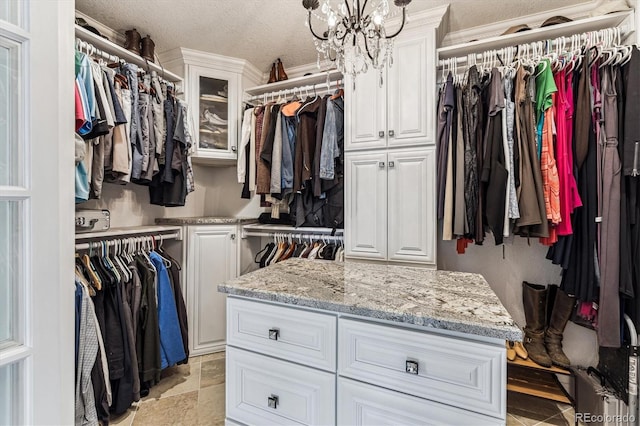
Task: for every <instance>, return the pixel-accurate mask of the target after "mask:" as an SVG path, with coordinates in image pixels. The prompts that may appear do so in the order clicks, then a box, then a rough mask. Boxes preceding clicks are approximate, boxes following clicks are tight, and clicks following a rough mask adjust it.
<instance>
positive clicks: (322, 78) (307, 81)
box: [244, 69, 342, 96]
mask: <svg viewBox="0 0 640 426" xmlns="http://www.w3.org/2000/svg"><path fill="white" fill-rule="evenodd" d="M327 75H328V76H329V81H336V80H339V79H341V78H342V73H341V72H340V71H338V70H335V69H333V70H329V71H325V72H319V73H315V74H311V75H307V76H302V77H296V78H291V79H289V80H284V81H278V82H276V83H271V84H262V85H260V86H255V87H250V88H248V89H245V91H244V92H245V93H246V94H247V95H250V96H255V95H262V94H264V93H271V92H278V91H280V90H290V89H293V88H296V87H300V86H313V85H314V84H322V83H326V82H327Z"/></svg>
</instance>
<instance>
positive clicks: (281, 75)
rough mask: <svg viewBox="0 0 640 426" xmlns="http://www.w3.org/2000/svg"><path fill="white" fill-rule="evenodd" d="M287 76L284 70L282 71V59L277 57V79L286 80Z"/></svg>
mask: <svg viewBox="0 0 640 426" xmlns="http://www.w3.org/2000/svg"><path fill="white" fill-rule="evenodd" d="M288 79H289V76H288V75H287V73H286V72H284V66H283V65H282V61H281V60H280V58H278V81H284V80H288Z"/></svg>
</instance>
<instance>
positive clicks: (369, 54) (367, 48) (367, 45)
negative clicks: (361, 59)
mask: <svg viewBox="0 0 640 426" xmlns="http://www.w3.org/2000/svg"><path fill="white" fill-rule="evenodd" d="M360 34H362V39H363V40H364V47H365V50H366V51H367V56H369V59H371V62H372V63H373V62H374V59H373V56H371V52H370V51H369V43H368V42H367V37H366V36H365V35H364V33H360Z"/></svg>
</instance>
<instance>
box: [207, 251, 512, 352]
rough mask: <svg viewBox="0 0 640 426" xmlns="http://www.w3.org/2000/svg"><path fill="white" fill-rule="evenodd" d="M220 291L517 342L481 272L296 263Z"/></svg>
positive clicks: (281, 265)
mask: <svg viewBox="0 0 640 426" xmlns="http://www.w3.org/2000/svg"><path fill="white" fill-rule="evenodd" d="M218 291H220V292H223V293H228V294H232V295H237V296H244V297H250V298H255V299H261V300H269V301H274V302H281V303H285V304H291V305H298V306H307V307H311V308H316V309H323V310H329V311H335V312H341V313H348V314H353V315H360V316H364V317H370V318H377V319H383V320H390V321H396V322H399V323H409V324H416V325H422V326H425V327H433V328H438V329H445V330H451V331H457V332H461V333H466V334H474V335H478V336H486V337H493V338H498V339H508V340H514V341H521V340H522V336H523V334H522V331H521V330H520V328H519V327H518V326H517V325H516V324H515V322H514V321H513V319H512V318H511V316H510V315H509V313H508V312H507V310H506V309H505V308H504V306H503V305H502V303H501V302H500V300H499V299H498V296H496V294H495V293H494V292H493V290H491V288H490V287H489V284H488V283H487V281H486V280H485V279H484V278H483V277H482V276H481V275H479V274H470V273H465V272H448V271H434V270H430V269H424V268H417V267H407V266H394V265H384V264H371V263H357V262H349V261H347V262H344V263H342V262H333V261H318V260H308V259H299V258H294V259H288V260H286V261H284V262H281V263H277V264H275V265H272V266H269V267H267V268H263V269H259V270H257V271H254V272H251V273H249V274H246V275H243V276H241V277H239V278H236V279H234V280H231V281H227V282H226V283H224V284H221V285H219V286H218Z"/></svg>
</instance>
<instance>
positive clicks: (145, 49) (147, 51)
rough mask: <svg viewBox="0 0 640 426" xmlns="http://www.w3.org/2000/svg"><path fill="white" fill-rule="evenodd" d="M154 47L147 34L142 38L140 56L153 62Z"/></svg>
mask: <svg viewBox="0 0 640 426" xmlns="http://www.w3.org/2000/svg"><path fill="white" fill-rule="evenodd" d="M155 48H156V44H155V43H154V42H153V40H151V36H150V35H149V34H147V36H146V37H145V38H143V39H142V57H143V58H144V59H146V60H147V61H149V62H155V61H154V59H155Z"/></svg>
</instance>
